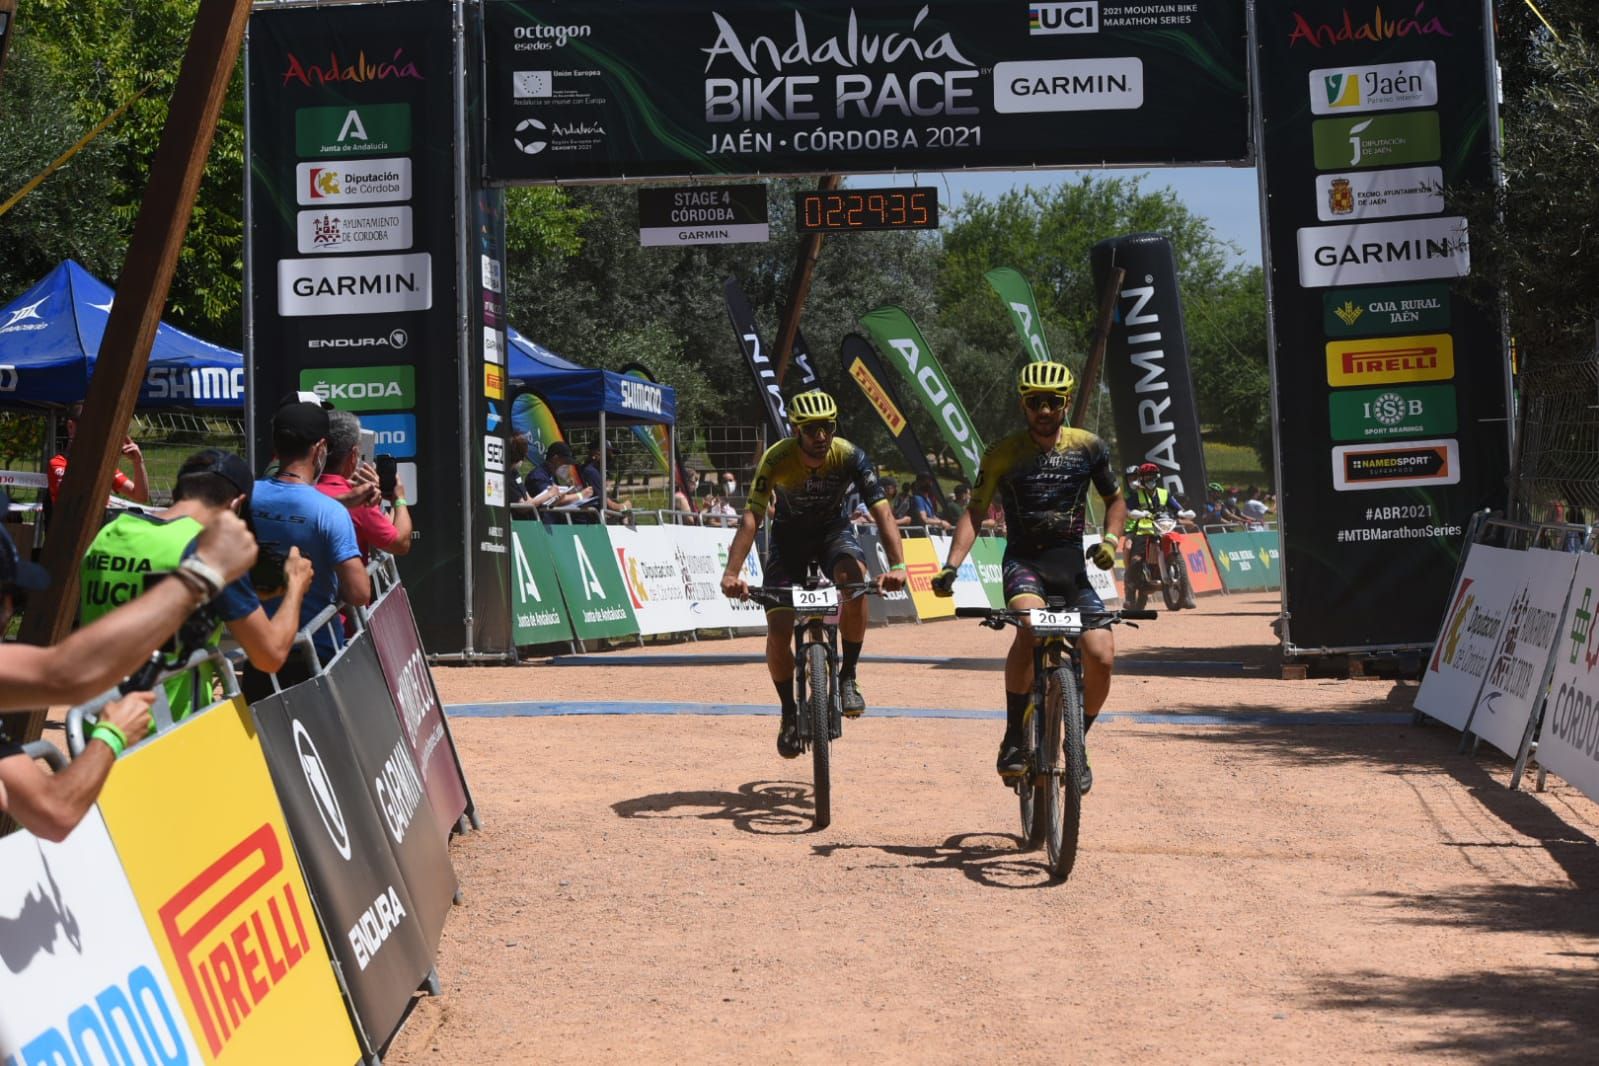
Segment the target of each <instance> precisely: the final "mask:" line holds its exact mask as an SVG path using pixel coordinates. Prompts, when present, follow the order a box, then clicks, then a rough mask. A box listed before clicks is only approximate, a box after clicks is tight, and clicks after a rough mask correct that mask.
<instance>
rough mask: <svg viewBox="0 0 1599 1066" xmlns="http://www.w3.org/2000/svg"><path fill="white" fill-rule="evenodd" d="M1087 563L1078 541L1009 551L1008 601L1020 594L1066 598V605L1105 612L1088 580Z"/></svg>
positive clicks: (1006, 569) (1006, 571)
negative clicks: (1056, 545)
mask: <svg viewBox="0 0 1599 1066" xmlns="http://www.w3.org/2000/svg"><path fill="white" fill-rule="evenodd" d="M1088 565H1089V564H1088V562H1087V561H1086V560H1085V558H1084V557H1083V552H1082V549H1081V548H1080V547H1077V546H1076V545H1075V544H1074V545H1073V546H1071V547H1064V548H1050V549H1047V550H1045V551H1037V552H1028V553H1026V554H1022V553H1020V552H1015V553H1013V552H1010V551H1006V552H1005V561H1004V568H1003V570H1002V575H1003V581H1004V587H1005V603H1006V604H1007V605H1009V604H1010V602H1011V601H1012V600H1014V599H1015V598H1016V597H1018V596H1040V597H1043V598H1044V599H1045V600H1048V599H1051V598H1057V599H1064V600H1065V601H1066V603H1065V606H1067V607H1080V608H1082V609H1083V610H1087V611H1103V610H1104V609H1105V602H1104V601H1103V600H1101V599H1100V598H1099V593H1097V592H1095V591H1094V586H1093V585H1092V584H1090V583H1089V581H1088Z"/></svg>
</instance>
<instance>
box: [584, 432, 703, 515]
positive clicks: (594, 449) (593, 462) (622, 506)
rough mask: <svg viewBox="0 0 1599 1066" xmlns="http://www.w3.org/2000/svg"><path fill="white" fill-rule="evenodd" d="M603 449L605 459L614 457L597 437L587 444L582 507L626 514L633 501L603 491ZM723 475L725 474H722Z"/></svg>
mask: <svg viewBox="0 0 1599 1066" xmlns="http://www.w3.org/2000/svg"><path fill="white" fill-rule="evenodd" d="M602 447H603V448H604V449H605V458H606V460H607V461H609V460H612V459H615V458H616V449H615V448H613V447H611V445H609V444H605V443H604V442H602V441H601V440H600V439H599V438H598V437H596V438H594V442H593V443H592V444H590V445H589V461H588V462H587V463H585V464H583V469H582V471H581V473H580V476H581V477H582V479H583V485H584V487H586V488H587V489H588V490H589V495H588V496H587V497H586V498H585V499H584V500H583V506H584V507H592V508H593V509H595V510H596V511H598V510H601V509H603V510H605V511H606V512H607V513H609V514H619V515H624V516H628V515H631V514H632V512H633V501H632V500H628V499H616V498H614V497H612V496H610V495H609V494H607V493H606V491H605V478H604V476H603V475H602V474H601V473H600V449H601V448H602ZM724 476H725V475H724Z"/></svg>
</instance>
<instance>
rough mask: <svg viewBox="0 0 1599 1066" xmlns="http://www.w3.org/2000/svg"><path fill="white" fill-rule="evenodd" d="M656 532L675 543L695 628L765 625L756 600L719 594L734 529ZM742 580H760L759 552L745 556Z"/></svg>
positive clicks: (756, 582)
mask: <svg viewBox="0 0 1599 1066" xmlns="http://www.w3.org/2000/svg"><path fill="white" fill-rule="evenodd" d="M656 530H658V533H657V535H663V536H666V537H668V538H669V539H670V540H671V541H672V543H673V544H674V545H675V550H676V556H677V561H678V563H679V564H680V565H681V566H682V568H683V580H684V582H685V584H686V585H687V587H688V589H689V610H690V612H692V615H693V619H694V628H695V629H764V628H765V627H766V612H765V611H764V610H762V609H761V606H760V605H759V604H757V603H752V602H749V601H741V600H730V599H728V598H727V597H726V596H723V595H722V572H723V571H724V570H726V569H727V550H728V548H729V547H730V546H731V545H732V543H733V530H731V529H721V528H718V527H716V526H659V527H656ZM744 580H745V581H748V582H749V583H750V584H751V585H759V584H760V583H761V560H760V552H758V551H751V552H750V553H749V556H748V557H747V558H746V559H745V560H744Z"/></svg>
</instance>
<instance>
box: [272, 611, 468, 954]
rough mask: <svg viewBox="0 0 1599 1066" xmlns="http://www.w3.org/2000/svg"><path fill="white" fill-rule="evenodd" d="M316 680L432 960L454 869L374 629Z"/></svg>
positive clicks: (449, 904) (452, 891)
mask: <svg viewBox="0 0 1599 1066" xmlns="http://www.w3.org/2000/svg"><path fill="white" fill-rule="evenodd" d="M316 680H317V682H318V683H319V684H323V685H325V686H326V691H327V693H328V695H329V696H331V697H332V700H333V709H334V710H335V711H336V712H337V714H338V717H339V719H340V721H341V723H342V724H343V727H344V732H345V734H346V736H347V737H348V738H349V745H350V750H351V753H352V754H353V755H354V756H355V761H356V763H357V765H359V767H360V769H361V783H362V784H363V785H364V786H365V790H366V799H367V802H368V803H370V804H371V805H372V807H373V809H375V810H376V811H377V812H378V816H379V821H380V822H381V823H382V825H383V831H384V839H385V841H386V842H387V844H388V846H389V847H390V849H392V851H393V853H394V861H395V863H396V864H397V865H398V866H399V868H400V874H401V876H403V877H404V878H405V887H406V890H407V891H409V893H410V895H411V899H412V900H413V901H414V902H415V904H416V908H415V912H414V913H415V916H416V921H417V924H418V925H419V926H420V927H421V931H422V938H423V943H424V945H425V946H426V948H427V956H426V958H427V960H429V961H431V960H432V958H433V953H434V952H435V951H436V950H437V948H438V944H439V937H440V936H441V935H442V934H443V932H444V919H445V917H446V916H447V915H448V914H449V913H450V908H451V907H452V906H453V905H454V903H455V889H456V880H455V870H454V868H453V867H451V865H450V853H449V851H448V850H447V848H446V838H445V837H443V836H440V835H439V834H438V833H437V832H436V831H435V828H434V822H433V816H432V811H431V810H430V809H429V807H428V803H427V794H426V793H425V792H424V791H423V789H422V775H421V773H420V772H419V771H418V770H417V768H416V761H415V759H413V758H412V756H411V746H410V742H409V741H407V740H406V739H405V737H404V736H403V735H402V734H401V733H400V720H399V719H400V713H399V711H398V710H397V709H396V708H395V706H394V698H393V696H392V695H390V693H389V688H388V682H387V680H386V679H385V678H384V676H383V667H382V665H381V664H379V662H378V654H377V650H376V649H375V648H374V647H373V646H372V633H371V631H370V630H368V631H366V632H364V633H361V634H359V635H357V636H356V638H355V639H354V640H352V641H350V643H349V644H347V645H345V647H344V650H343V651H342V652H341V653H340V654H339V657H338V658H337V659H335V660H334V661H333V665H332V666H330V667H328V670H327V673H325V674H323V675H322V676H321V677H320V678H318V679H316ZM292 706H293V704H292V703H291V707H292Z"/></svg>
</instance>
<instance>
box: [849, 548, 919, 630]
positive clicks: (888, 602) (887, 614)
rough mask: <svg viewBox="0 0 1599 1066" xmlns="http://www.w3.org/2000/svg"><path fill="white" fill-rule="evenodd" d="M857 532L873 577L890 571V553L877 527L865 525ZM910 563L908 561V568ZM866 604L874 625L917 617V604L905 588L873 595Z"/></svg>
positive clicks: (905, 620) (906, 620)
mask: <svg viewBox="0 0 1599 1066" xmlns="http://www.w3.org/2000/svg"><path fill="white" fill-rule="evenodd" d="M856 532H857V535H858V536H859V537H860V538H861V547H862V548H863V549H864V550H865V552H866V565H867V570H868V571H869V572H870V573H871V576H872V577H873V578H878V577H882V576H883V575H884V574H886V573H887V572H888V553H887V552H886V551H884V550H883V540H882V536H881V534H879V533H878V532H877V527H876V526H863V527H861V528H860V529H858V530H857V531H856ZM909 565H910V564H909V563H908V562H907V564H906V569H907V570H908V569H909ZM866 604H867V616H868V618H869V619H870V621H871V622H872V623H873V624H874V625H877V624H886V623H888V622H909V621H914V620H915V619H916V617H917V615H916V604H915V603H914V602H913V601H912V600H911V594H910V593H909V592H908V591H907V590H905V589H900V590H899V591H898V592H890V593H888V594H887V595H883V596H873V597H871V598H870V599H869V600H867V601H866Z"/></svg>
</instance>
